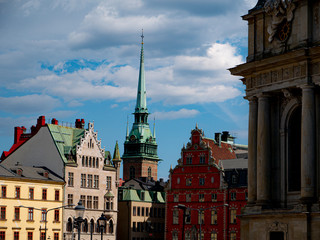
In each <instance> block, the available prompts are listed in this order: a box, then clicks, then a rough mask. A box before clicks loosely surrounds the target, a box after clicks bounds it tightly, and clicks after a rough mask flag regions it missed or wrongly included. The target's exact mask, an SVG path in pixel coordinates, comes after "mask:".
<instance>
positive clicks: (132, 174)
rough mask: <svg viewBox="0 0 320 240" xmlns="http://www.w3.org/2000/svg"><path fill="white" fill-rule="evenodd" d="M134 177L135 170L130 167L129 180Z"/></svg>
mask: <svg viewBox="0 0 320 240" xmlns="http://www.w3.org/2000/svg"><path fill="white" fill-rule="evenodd" d="M135 177H136V169H135V168H134V167H132V166H131V167H130V179H131V178H135Z"/></svg>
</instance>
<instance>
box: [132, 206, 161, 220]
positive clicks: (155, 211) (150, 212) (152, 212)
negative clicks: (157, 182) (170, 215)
mask: <svg viewBox="0 0 320 240" xmlns="http://www.w3.org/2000/svg"><path fill="white" fill-rule="evenodd" d="M132 214H133V216H142V217H144V216H146V217H149V216H150V217H159V218H162V217H165V209H164V208H155V207H150V208H148V207H133V211H132Z"/></svg>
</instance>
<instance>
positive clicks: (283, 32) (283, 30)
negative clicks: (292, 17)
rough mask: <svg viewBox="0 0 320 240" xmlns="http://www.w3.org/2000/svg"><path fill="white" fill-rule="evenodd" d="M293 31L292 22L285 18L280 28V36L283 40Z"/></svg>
mask: <svg viewBox="0 0 320 240" xmlns="http://www.w3.org/2000/svg"><path fill="white" fill-rule="evenodd" d="M290 31H291V26H290V23H289V22H288V21H287V20H284V21H283V22H282V23H281V24H280V26H279V28H278V38H279V40H280V41H281V42H285V41H287V40H288V38H289V35H290Z"/></svg>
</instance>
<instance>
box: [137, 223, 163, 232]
mask: <svg viewBox="0 0 320 240" xmlns="http://www.w3.org/2000/svg"><path fill="white" fill-rule="evenodd" d="M132 231H133V232H144V231H146V232H163V231H164V223H160V222H158V223H155V222H153V223H148V222H133V225H132Z"/></svg>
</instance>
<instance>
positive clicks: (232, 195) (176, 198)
mask: <svg viewBox="0 0 320 240" xmlns="http://www.w3.org/2000/svg"><path fill="white" fill-rule="evenodd" d="M183 196H184V195H183ZM185 196H186V202H191V193H188V194H185ZM245 199H246V200H247V199H248V192H245ZM230 200H231V201H236V200H237V193H236V192H231V193H230ZM179 201H180V199H179V194H173V202H179ZM198 201H199V202H204V201H205V194H204V193H200V194H199V198H198ZM207 201H209V200H208V199H207ZM211 201H212V202H216V201H217V194H216V193H212V194H211Z"/></svg>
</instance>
